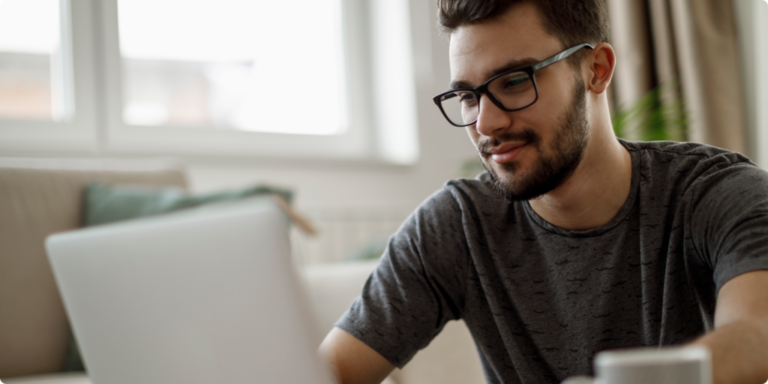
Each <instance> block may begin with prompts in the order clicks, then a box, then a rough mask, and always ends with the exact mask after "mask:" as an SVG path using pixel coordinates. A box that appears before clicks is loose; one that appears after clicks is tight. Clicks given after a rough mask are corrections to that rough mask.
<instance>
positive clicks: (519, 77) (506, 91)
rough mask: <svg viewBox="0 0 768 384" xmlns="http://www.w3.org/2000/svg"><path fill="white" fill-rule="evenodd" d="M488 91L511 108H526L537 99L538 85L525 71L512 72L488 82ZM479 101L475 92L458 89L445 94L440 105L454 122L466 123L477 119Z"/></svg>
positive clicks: (505, 106) (458, 123) (506, 106)
mask: <svg viewBox="0 0 768 384" xmlns="http://www.w3.org/2000/svg"><path fill="white" fill-rule="evenodd" d="M488 92H489V93H490V94H492V95H493V97H494V98H495V99H496V100H497V101H498V102H499V103H501V104H502V105H503V106H504V108H506V109H509V110H512V109H519V108H524V107H527V106H528V105H531V104H532V103H533V102H534V101H536V87H535V86H534V85H533V80H532V79H531V77H530V76H529V75H528V74H527V73H525V72H510V73H507V74H505V75H503V76H500V77H498V78H496V79H494V80H493V81H491V82H490V83H489V84H488ZM478 101H479V100H478V97H477V95H476V94H475V93H474V92H472V91H463V90H458V91H455V92H451V93H448V94H445V95H443V97H442V98H441V99H440V105H441V106H442V108H443V111H444V112H445V115H446V117H448V119H449V120H450V121H451V122H452V123H453V124H457V125H465V124H471V123H474V122H475V121H476V120H477V115H478V111H479V103H478Z"/></svg>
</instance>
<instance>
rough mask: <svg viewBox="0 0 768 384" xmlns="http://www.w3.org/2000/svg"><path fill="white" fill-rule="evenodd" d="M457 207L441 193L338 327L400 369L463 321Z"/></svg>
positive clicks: (392, 244) (404, 231) (399, 239)
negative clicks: (446, 327)
mask: <svg viewBox="0 0 768 384" xmlns="http://www.w3.org/2000/svg"><path fill="white" fill-rule="evenodd" d="M461 228H462V227H461V213H460V211H459V206H458V204H457V203H456V201H455V200H454V199H453V197H452V195H451V193H450V192H448V191H446V190H445V189H443V190H441V191H439V192H438V193H436V194H435V195H433V196H432V197H431V198H429V199H428V200H427V201H426V202H425V203H424V204H422V205H421V206H420V207H419V208H418V209H417V210H416V212H414V213H413V214H412V215H411V216H410V217H409V218H408V219H407V220H406V222H405V223H404V224H403V225H402V226H401V228H400V229H399V230H398V232H397V233H396V234H394V235H393V236H392V238H391V239H390V241H389V244H388V246H387V249H386V251H385V252H384V254H383V255H382V258H381V262H380V263H379V265H378V267H377V268H376V269H375V270H374V271H373V273H372V274H371V276H370V277H369V278H368V281H367V282H366V283H365V286H364V287H363V290H362V294H361V295H360V296H359V297H358V298H357V299H356V300H355V301H354V302H353V303H352V306H351V307H350V308H349V310H348V311H347V312H346V313H345V314H344V316H342V318H341V319H340V320H339V321H338V322H337V323H336V326H337V327H339V328H341V329H343V330H345V331H347V332H349V333H350V334H352V335H353V336H355V337H356V338H358V339H360V340H361V341H363V342H364V343H366V344H367V345H368V346H370V347H371V348H373V349H374V350H376V351H377V352H379V353H380V354H381V355H382V356H384V357H385V358H386V359H387V360H389V361H390V362H391V363H392V364H394V365H395V366H397V367H399V368H402V367H403V366H404V365H405V364H406V363H407V362H408V361H409V360H410V359H411V358H413V356H414V355H415V354H416V352H418V351H419V350H420V349H422V348H424V347H426V346H427V345H428V344H429V343H430V341H431V340H432V339H433V338H434V337H435V336H437V334H438V333H439V332H440V331H441V330H442V328H443V326H444V325H445V323H447V322H448V321H450V320H454V319H458V318H460V317H461V311H462V307H463V293H464V288H465V278H466V270H467V265H466V263H467V262H468V260H469V258H468V256H467V247H466V244H465V241H464V235H463V232H462V230H461Z"/></svg>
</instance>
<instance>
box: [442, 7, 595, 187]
mask: <svg viewBox="0 0 768 384" xmlns="http://www.w3.org/2000/svg"><path fill="white" fill-rule="evenodd" d="M539 20H540V17H539V15H538V10H537V9H536V8H535V6H534V5H532V4H527V3H526V4H521V5H518V6H515V7H513V8H512V9H511V10H510V11H509V12H507V13H506V14H505V15H503V16H502V17H501V18H499V19H498V20H493V21H489V22H484V23H480V24H475V25H468V26H462V27H460V28H458V29H457V30H456V31H454V32H453V33H452V34H451V43H450V65H451V77H452V79H451V80H452V83H460V84H464V85H469V86H477V85H480V84H482V83H483V82H485V81H486V80H487V79H489V78H491V77H492V76H493V75H495V74H497V73H500V72H502V71H504V70H509V69H513V68H517V67H522V66H526V65H531V64H535V63H537V62H539V61H542V60H544V59H546V58H548V57H550V56H552V55H554V54H556V53H558V52H560V51H562V50H563V49H565V48H568V47H563V46H562V44H561V43H560V41H559V40H558V39H557V38H556V37H554V36H552V35H550V34H549V33H547V32H545V31H544V29H543V27H542V25H541V23H540V21H539ZM535 76H536V82H537V85H538V88H539V98H538V100H537V101H536V103H534V104H533V105H531V106H530V107H528V108H526V109H523V110H520V111H515V112H506V111H504V110H501V109H499V108H498V107H497V106H496V105H494V104H493V103H492V102H491V101H490V100H488V97H487V96H486V95H483V97H481V101H480V115H479V116H478V119H477V123H475V124H474V125H472V126H469V127H467V131H468V133H469V136H470V138H471V139H472V141H473V142H474V144H475V147H476V148H477V150H478V152H479V154H480V157H481V159H482V161H483V165H484V166H485V168H486V169H487V170H488V171H489V173H490V175H491V178H492V179H493V180H494V182H495V184H496V186H497V188H498V189H499V190H500V192H502V193H503V194H504V195H505V197H506V198H507V199H508V200H529V199H533V198H535V197H538V196H541V195H543V194H545V193H547V192H549V191H551V190H553V189H555V188H557V187H558V186H560V185H561V184H562V183H563V182H565V181H566V180H567V179H568V178H569V177H570V175H571V174H572V173H573V172H574V171H575V170H576V168H577V167H578V165H579V163H580V161H581V158H582V154H583V152H584V149H585V147H586V145H587V142H588V140H589V123H588V121H587V117H586V90H585V86H584V82H583V80H582V79H581V76H580V74H578V73H576V72H575V71H574V69H573V67H571V65H570V64H569V63H568V62H566V61H565V60H563V61H560V62H558V63H555V64H553V65H551V66H549V67H547V68H544V69H541V70H539V71H537V72H536V75H535Z"/></svg>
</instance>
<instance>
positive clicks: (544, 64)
mask: <svg viewBox="0 0 768 384" xmlns="http://www.w3.org/2000/svg"><path fill="white" fill-rule="evenodd" d="M582 48H589V49H595V47H593V46H592V44H588V43H584V44H579V45H577V46H575V47H571V48H568V49H566V50H565V51H562V52H560V53H558V54H557V55H554V56H552V57H550V58H548V59H546V60H544V61H542V62H540V63H538V64H536V65H534V66H533V70H534V71H538V70H539V69H542V68H544V67H547V66H550V65H552V64H554V63H557V62H558V61H560V60H562V59H565V58H566V57H568V56H570V55H573V53H574V52H576V51H578V50H579V49H582Z"/></svg>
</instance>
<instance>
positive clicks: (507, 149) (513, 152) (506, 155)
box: [488, 143, 528, 164]
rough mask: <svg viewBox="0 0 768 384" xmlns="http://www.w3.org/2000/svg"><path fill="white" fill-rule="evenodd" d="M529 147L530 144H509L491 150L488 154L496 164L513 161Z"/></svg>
mask: <svg viewBox="0 0 768 384" xmlns="http://www.w3.org/2000/svg"><path fill="white" fill-rule="evenodd" d="M527 146H528V143H507V144H503V145H500V146H498V147H496V148H493V149H491V150H490V151H488V153H489V154H490V155H491V159H493V161H494V162H495V163H496V164H503V163H508V162H510V161H513V160H515V159H516V158H517V156H518V155H519V154H520V152H522V150H523V149H524V148H525V147H527Z"/></svg>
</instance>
